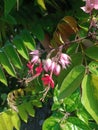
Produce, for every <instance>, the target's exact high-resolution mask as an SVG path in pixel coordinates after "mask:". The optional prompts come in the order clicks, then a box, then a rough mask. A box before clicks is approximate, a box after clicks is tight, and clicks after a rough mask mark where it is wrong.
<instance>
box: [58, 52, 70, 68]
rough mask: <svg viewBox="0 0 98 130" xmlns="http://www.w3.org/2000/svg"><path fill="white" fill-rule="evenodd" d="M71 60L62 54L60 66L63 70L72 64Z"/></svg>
mask: <svg viewBox="0 0 98 130" xmlns="http://www.w3.org/2000/svg"><path fill="white" fill-rule="evenodd" d="M70 60H71V58H70V57H69V56H68V55H67V54H64V53H61V55H60V60H59V64H60V65H61V66H62V68H66V67H67V66H68V65H69V64H70Z"/></svg>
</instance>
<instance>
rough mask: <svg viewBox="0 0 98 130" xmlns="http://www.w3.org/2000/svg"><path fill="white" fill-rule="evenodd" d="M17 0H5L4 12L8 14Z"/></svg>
mask: <svg viewBox="0 0 98 130" xmlns="http://www.w3.org/2000/svg"><path fill="white" fill-rule="evenodd" d="M16 1H17V0H4V14H5V15H8V14H9V13H10V11H11V10H12V8H13V7H14V6H15V4H16Z"/></svg>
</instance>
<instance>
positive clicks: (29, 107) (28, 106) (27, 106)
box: [25, 102, 35, 117]
mask: <svg viewBox="0 0 98 130" xmlns="http://www.w3.org/2000/svg"><path fill="white" fill-rule="evenodd" d="M25 109H26V111H27V113H28V114H29V115H30V116H32V117H34V116H35V110H34V108H33V106H32V104H31V102H26V103H25Z"/></svg>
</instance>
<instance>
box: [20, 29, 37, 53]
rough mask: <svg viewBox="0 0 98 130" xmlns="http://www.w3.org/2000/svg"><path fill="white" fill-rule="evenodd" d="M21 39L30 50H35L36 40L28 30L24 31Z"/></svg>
mask: <svg viewBox="0 0 98 130" xmlns="http://www.w3.org/2000/svg"><path fill="white" fill-rule="evenodd" d="M21 38H22V41H23V43H24V44H25V46H27V48H28V49H30V50H35V40H34V38H33V37H32V36H31V34H30V33H29V32H28V31H27V30H23V31H22V33H21Z"/></svg>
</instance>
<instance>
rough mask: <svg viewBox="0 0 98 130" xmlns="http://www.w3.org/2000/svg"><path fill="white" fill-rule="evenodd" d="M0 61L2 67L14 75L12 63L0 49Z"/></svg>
mask: <svg viewBox="0 0 98 130" xmlns="http://www.w3.org/2000/svg"><path fill="white" fill-rule="evenodd" d="M0 62H1V64H2V66H3V67H4V69H5V70H6V71H7V72H8V74H10V75H11V76H14V77H16V74H15V70H14V68H13V66H12V64H11V63H10V61H9V59H8V57H7V55H6V54H5V53H4V52H3V51H0Z"/></svg>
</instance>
